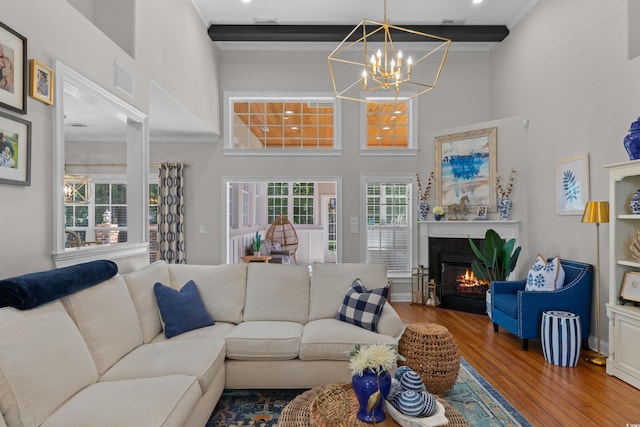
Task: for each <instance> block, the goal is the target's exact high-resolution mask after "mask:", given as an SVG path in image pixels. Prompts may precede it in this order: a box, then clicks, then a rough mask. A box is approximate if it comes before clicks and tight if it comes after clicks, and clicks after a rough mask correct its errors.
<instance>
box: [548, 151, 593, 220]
mask: <svg viewBox="0 0 640 427" xmlns="http://www.w3.org/2000/svg"><path fill="white" fill-rule="evenodd" d="M587 200H589V154H588V153H584V154H580V155H577V156H574V157H570V158H568V159H564V160H558V161H557V162H556V211H557V214H558V215H582V214H583V213H584V207H585V205H586V203H587Z"/></svg>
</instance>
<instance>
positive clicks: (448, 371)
mask: <svg viewBox="0 0 640 427" xmlns="http://www.w3.org/2000/svg"><path fill="white" fill-rule="evenodd" d="M398 353H400V354H401V355H402V356H404V357H405V358H406V359H407V360H406V361H401V362H398V365H400V366H402V365H407V366H409V367H410V368H411V369H413V370H414V371H415V372H417V373H418V374H419V375H420V376H421V377H422V382H424V385H425V387H426V388H427V391H428V392H429V393H432V394H437V395H440V396H441V395H444V394H445V393H447V392H448V391H449V390H451V389H452V388H453V386H454V385H455V384H456V379H457V378H458V372H459V371H460V354H459V352H458V345H457V344H456V342H455V340H454V339H453V336H451V333H450V332H449V330H448V329H447V328H445V327H444V326H442V325H438V324H435V323H412V324H410V325H408V326H407V327H406V329H405V330H404V332H403V333H402V336H401V337H400V341H399V342H398Z"/></svg>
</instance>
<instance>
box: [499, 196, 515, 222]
mask: <svg viewBox="0 0 640 427" xmlns="http://www.w3.org/2000/svg"><path fill="white" fill-rule="evenodd" d="M512 206H513V201H512V200H511V199H507V198H501V199H500V200H498V213H499V214H500V219H501V220H503V221H507V220H508V219H509V217H510V216H511V207H512Z"/></svg>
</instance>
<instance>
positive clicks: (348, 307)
mask: <svg viewBox="0 0 640 427" xmlns="http://www.w3.org/2000/svg"><path fill="white" fill-rule="evenodd" d="M388 294H389V286H388V285H387V286H383V287H382V288H376V289H372V290H370V291H369V290H367V288H366V287H365V286H364V284H363V283H362V281H361V280H360V279H356V280H354V281H353V283H352V284H351V287H350V288H349V289H348V290H347V294H346V295H345V296H344V300H342V305H341V306H340V308H339V309H338V313H336V319H338V320H342V321H343V322H347V323H351V324H353V325H356V326H360V327H361V328H364V329H367V330H369V331H374V332H376V331H377V324H378V319H379V318H380V313H382V308H383V307H384V303H385V302H386V301H387V295H388Z"/></svg>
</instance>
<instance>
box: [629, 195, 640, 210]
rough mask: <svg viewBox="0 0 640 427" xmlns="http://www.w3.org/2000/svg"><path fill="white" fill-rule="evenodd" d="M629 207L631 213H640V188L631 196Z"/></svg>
mask: <svg viewBox="0 0 640 427" xmlns="http://www.w3.org/2000/svg"><path fill="white" fill-rule="evenodd" d="M629 209H631V213H632V214H634V215H638V214H640V190H636V192H635V193H633V196H631V200H629Z"/></svg>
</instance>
